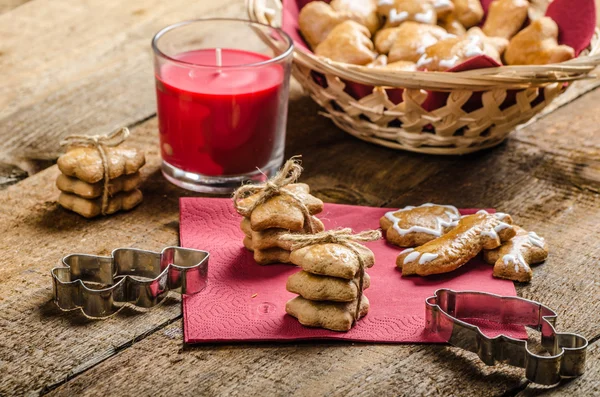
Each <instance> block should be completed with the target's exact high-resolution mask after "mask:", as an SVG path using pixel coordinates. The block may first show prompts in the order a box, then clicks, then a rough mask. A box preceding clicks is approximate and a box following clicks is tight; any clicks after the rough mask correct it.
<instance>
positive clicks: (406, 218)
mask: <svg viewBox="0 0 600 397" xmlns="http://www.w3.org/2000/svg"><path fill="white" fill-rule="evenodd" d="M459 220H460V213H459V212H458V210H457V209H456V207H453V206H451V205H437V204H431V203H427V204H423V205H421V206H419V207H413V206H408V207H405V208H403V209H400V210H397V211H390V212H388V213H386V214H385V215H384V216H383V217H382V218H381V219H380V220H379V224H380V226H381V229H383V230H384V231H385V232H386V233H385V238H386V240H387V241H388V242H390V243H392V244H395V245H397V246H399V247H416V246H418V245H423V244H425V243H426V242H428V241H431V240H434V239H436V238H438V237H441V236H442V235H443V234H445V233H447V232H448V231H450V230H451V229H453V228H454V227H456V225H458V221H459Z"/></svg>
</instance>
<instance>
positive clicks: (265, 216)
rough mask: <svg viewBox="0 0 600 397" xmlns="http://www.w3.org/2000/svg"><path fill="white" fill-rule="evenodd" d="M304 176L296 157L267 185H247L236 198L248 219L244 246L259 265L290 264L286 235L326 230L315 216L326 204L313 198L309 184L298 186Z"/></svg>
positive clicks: (245, 219) (237, 208)
mask: <svg viewBox="0 0 600 397" xmlns="http://www.w3.org/2000/svg"><path fill="white" fill-rule="evenodd" d="M301 173H302V166H301V165H300V156H295V157H292V158H291V159H289V160H288V161H287V162H286V163H285V164H284V166H283V168H282V169H281V170H279V172H278V173H277V174H276V175H275V176H274V177H273V178H271V179H269V180H268V181H267V182H266V183H264V184H260V185H244V186H242V187H240V188H239V189H238V190H237V191H236V192H235V193H234V195H233V205H234V207H235V209H236V211H237V212H238V213H239V214H240V215H242V216H243V217H244V219H242V222H241V224H240V228H241V229H242V231H243V232H244V234H245V235H246V236H245V238H244V246H245V247H246V248H247V249H248V250H250V251H252V252H253V253H254V260H255V261H256V262H257V263H258V264H259V265H269V264H272V263H289V261H290V250H291V245H292V243H291V242H290V241H287V240H283V239H281V236H283V235H284V234H288V233H294V234H313V233H318V232H321V231H323V230H324V229H325V228H324V226H323V223H322V222H321V221H320V220H319V219H318V218H317V217H315V216H314V215H315V214H318V213H320V212H321V211H323V202H322V201H321V200H319V199H318V198H316V197H314V196H313V195H311V194H310V188H309V186H308V185H307V184H305V183H296V181H297V180H298V178H299V177H300V174H301Z"/></svg>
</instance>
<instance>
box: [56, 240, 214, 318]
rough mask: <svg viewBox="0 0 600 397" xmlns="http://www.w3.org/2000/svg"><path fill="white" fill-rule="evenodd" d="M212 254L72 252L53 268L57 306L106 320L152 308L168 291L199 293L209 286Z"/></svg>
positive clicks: (168, 250) (169, 250) (172, 250)
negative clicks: (127, 311)
mask: <svg viewBox="0 0 600 397" xmlns="http://www.w3.org/2000/svg"><path fill="white" fill-rule="evenodd" d="M208 258H209V253H208V252H206V251H199V250H194V249H188V248H180V247H167V248H165V249H163V250H162V251H161V252H153V251H145V250H139V249H134V248H118V249H116V250H114V251H113V252H112V253H111V256H95V255H85V254H72V255H68V256H65V257H64V258H63V259H62V264H63V265H64V267H57V268H54V269H52V271H51V274H52V282H53V284H54V302H56V304H57V305H58V307H59V308H60V309H61V310H64V311H69V310H75V309H80V310H81V311H82V312H83V314H84V315H85V316H86V317H89V318H106V317H109V316H111V315H113V314H115V313H117V312H118V311H119V310H121V309H122V308H123V307H124V306H125V305H128V304H130V305H134V306H136V307H138V308H143V309H148V308H151V307H154V306H156V305H158V304H160V303H161V302H162V301H163V300H164V298H165V297H166V296H167V294H168V293H169V291H176V292H180V293H181V294H195V293H198V292H200V291H201V290H202V289H204V287H205V286H206V282H207V273H208Z"/></svg>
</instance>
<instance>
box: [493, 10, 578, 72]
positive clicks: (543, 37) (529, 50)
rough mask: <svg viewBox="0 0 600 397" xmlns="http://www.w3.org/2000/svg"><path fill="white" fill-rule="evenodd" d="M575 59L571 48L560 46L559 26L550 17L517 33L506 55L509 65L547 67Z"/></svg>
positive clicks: (535, 22) (533, 23) (534, 22)
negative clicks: (550, 64)
mask: <svg viewBox="0 0 600 397" xmlns="http://www.w3.org/2000/svg"><path fill="white" fill-rule="evenodd" d="M574 57H575V51H574V50H573V49H572V48H571V47H569V46H567V45H559V44H558V25H557V24H556V22H554V20H552V18H549V17H543V18H540V19H538V20H536V21H533V22H532V23H531V25H529V26H527V27H526V28H525V29H523V30H521V31H520V32H519V33H517V34H516V35H515V37H513V38H512V39H511V40H510V43H509V44H508V48H507V49H506V53H505V54H504V59H505V60H506V63H508V64H509V65H546V64H549V63H558V62H564V61H568V60H569V59H573V58H574Z"/></svg>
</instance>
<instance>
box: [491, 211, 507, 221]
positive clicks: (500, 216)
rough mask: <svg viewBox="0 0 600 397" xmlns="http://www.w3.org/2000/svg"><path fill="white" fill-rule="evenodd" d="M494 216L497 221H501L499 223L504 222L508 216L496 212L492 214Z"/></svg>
mask: <svg viewBox="0 0 600 397" xmlns="http://www.w3.org/2000/svg"><path fill="white" fill-rule="evenodd" d="M494 216H495V217H496V218H498V219H499V220H501V221H503V220H505V219H506V218H508V214H505V213H504V212H496V213H495V214H494Z"/></svg>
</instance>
